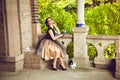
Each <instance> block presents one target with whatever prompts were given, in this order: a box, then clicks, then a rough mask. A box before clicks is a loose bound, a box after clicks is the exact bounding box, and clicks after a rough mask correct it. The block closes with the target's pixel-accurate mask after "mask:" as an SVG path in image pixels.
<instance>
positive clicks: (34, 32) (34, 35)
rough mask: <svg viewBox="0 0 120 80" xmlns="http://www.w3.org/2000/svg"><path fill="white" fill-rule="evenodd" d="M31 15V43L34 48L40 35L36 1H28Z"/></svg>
mask: <svg viewBox="0 0 120 80" xmlns="http://www.w3.org/2000/svg"><path fill="white" fill-rule="evenodd" d="M30 3H31V13H32V42H33V46H36V43H37V42H38V35H39V34H40V33H41V28H40V23H39V18H38V2H37V0H30Z"/></svg>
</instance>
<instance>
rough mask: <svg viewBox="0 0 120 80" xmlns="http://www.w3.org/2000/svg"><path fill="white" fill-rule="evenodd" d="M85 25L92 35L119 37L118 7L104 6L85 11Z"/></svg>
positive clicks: (119, 20) (119, 14) (112, 5)
mask: <svg viewBox="0 0 120 80" xmlns="http://www.w3.org/2000/svg"><path fill="white" fill-rule="evenodd" d="M85 13H86V14H85V21H86V24H87V25H88V26H89V27H90V30H89V34H92V35H99V34H101V35H120V31H119V29H120V5H119V4H106V5H103V4H102V5H100V6H97V7H95V8H94V9H90V8H89V9H88V8H87V9H86V12H85Z"/></svg>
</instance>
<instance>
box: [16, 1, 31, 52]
mask: <svg viewBox="0 0 120 80" xmlns="http://www.w3.org/2000/svg"><path fill="white" fill-rule="evenodd" d="M17 1H18V3H19V4H18V12H19V14H18V15H19V21H20V23H19V25H20V37H21V49H22V50H23V49H25V48H26V47H31V46H32V27H31V25H32V24H31V6H30V0H17Z"/></svg>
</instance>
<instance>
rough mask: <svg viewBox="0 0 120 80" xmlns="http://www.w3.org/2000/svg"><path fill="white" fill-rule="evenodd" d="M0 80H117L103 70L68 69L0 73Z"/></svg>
mask: <svg viewBox="0 0 120 80" xmlns="http://www.w3.org/2000/svg"><path fill="white" fill-rule="evenodd" d="M0 80H118V79H115V78H114V77H113V76H112V74H111V73H110V72H109V71H108V70H103V69H95V68H89V69H81V68H79V69H78V68H77V69H75V70H72V69H68V70H67V71H62V70H57V71H52V70H49V69H47V68H46V69H44V70H42V71H40V70H35V69H24V70H22V71H20V72H0Z"/></svg>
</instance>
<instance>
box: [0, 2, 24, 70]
mask: <svg viewBox="0 0 120 80" xmlns="http://www.w3.org/2000/svg"><path fill="white" fill-rule="evenodd" d="M20 48H21V45H20V28H19V17H18V0H0V70H2V71H18V70H21V69H23V59H24V55H23V54H21V49H20Z"/></svg>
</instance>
